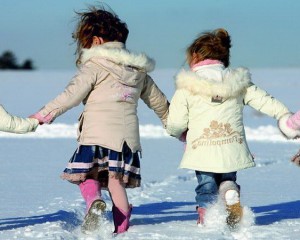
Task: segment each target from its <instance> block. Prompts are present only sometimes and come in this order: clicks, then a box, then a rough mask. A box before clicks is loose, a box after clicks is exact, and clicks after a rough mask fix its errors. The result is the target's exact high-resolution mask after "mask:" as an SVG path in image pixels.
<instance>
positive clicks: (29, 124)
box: [0, 105, 39, 133]
mask: <svg viewBox="0 0 300 240" xmlns="http://www.w3.org/2000/svg"><path fill="white" fill-rule="evenodd" d="M38 125H39V122H38V120H36V119H34V118H20V117H17V116H12V115H10V114H9V113H8V112H7V111H6V110H5V109H4V108H3V106H2V105H0V131H3V132H12V133H27V132H34V131H35V130H36V128H37V126H38Z"/></svg>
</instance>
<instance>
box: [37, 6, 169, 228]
mask: <svg viewBox="0 0 300 240" xmlns="http://www.w3.org/2000/svg"><path fill="white" fill-rule="evenodd" d="M79 16H80V21H79V24H78V26H77V29H76V31H75V33H74V37H75V39H76V41H77V45H78V49H77V51H78V54H79V58H78V61H77V63H78V65H79V72H78V74H77V75H75V76H74V78H73V79H72V81H71V82H70V84H69V85H68V86H67V87H66V89H65V90H64V92H63V93H61V94H60V95H59V96H57V97H56V98H55V99H54V100H52V101H51V102H49V103H48V104H46V105H45V106H44V107H43V108H42V109H41V110H40V111H39V112H38V113H36V114H35V117H36V118H37V119H39V121H40V123H51V122H52V121H53V120H54V119H55V118H56V117H58V116H60V115H61V114H63V113H64V112H66V111H67V110H69V109H70V108H72V107H74V106H77V105H78V104H80V103H81V102H83V104H84V110H83V113H82V114H81V116H80V118H79V127H78V143H79V147H78V148H77V149H76V151H75V153H74V155H73V156H72V158H71V159H70V161H69V164H68V166H67V168H66V169H65V171H64V174H63V175H62V178H63V179H67V180H69V181H71V182H73V183H77V184H79V187H80V190H81V193H82V196H83V198H84V199H85V201H86V204H87V214H86V216H85V220H84V223H83V225H82V230H83V231H93V230H95V229H96V228H97V227H98V221H97V219H98V217H97V214H98V213H99V212H101V211H103V210H104V209H105V203H104V201H103V200H102V199H101V191H100V190H101V187H103V188H108V190H109V193H110V196H111V198H112V202H113V209H112V211H113V219H114V224H115V231H114V232H115V233H121V232H124V231H126V230H127V229H128V227H129V218H130V214H131V206H130V205H129V203H128V199H127V195H126V191H125V187H130V188H133V187H138V186H140V180H141V176H140V161H139V154H138V152H141V150H142V149H141V144H140V136H139V122H138V117H137V106H138V100H139V99H140V98H141V99H142V100H143V101H144V102H145V103H146V104H147V105H148V107H149V108H151V109H153V110H154V112H155V113H156V114H157V116H158V117H159V118H160V119H161V121H162V122H163V124H164V125H165V124H166V118H167V114H168V105H169V103H168V101H167V99H166V97H165V95H164V94H163V93H162V92H161V91H160V89H159V88H158V87H157V86H156V84H155V83H154V81H153V80H152V79H151V77H150V76H149V75H148V72H150V71H152V70H153V69H154V62H153V60H151V59H150V58H148V57H147V56H146V55H144V54H135V53H131V52H130V51H128V50H127V49H126V48H125V42H126V39H127V36H128V29H127V26H126V24H125V23H124V22H122V21H121V20H120V19H119V18H118V16H117V15H115V14H114V13H111V12H109V11H106V10H103V9H96V8H91V9H89V11H88V12H84V13H80V14H79ZM99 210H100V211H99Z"/></svg>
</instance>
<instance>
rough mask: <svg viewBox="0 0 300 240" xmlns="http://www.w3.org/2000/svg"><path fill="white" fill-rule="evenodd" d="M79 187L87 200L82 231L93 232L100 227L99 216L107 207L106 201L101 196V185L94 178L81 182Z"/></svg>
mask: <svg viewBox="0 0 300 240" xmlns="http://www.w3.org/2000/svg"><path fill="white" fill-rule="evenodd" d="M79 188H80V191H81V194H82V196H83V198H84V200H85V202H86V215H85V217H84V220H83V224H82V226H81V231H82V232H83V233H88V232H93V231H95V230H96V229H97V228H99V217H100V216H101V214H102V213H103V211H104V210H105V207H106V204H105V202H104V201H103V200H101V198H100V196H101V195H100V194H101V193H100V185H99V182H98V181H96V180H94V179H87V180H86V181H84V182H82V183H81V184H79Z"/></svg>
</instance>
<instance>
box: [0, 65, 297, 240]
mask: <svg viewBox="0 0 300 240" xmlns="http://www.w3.org/2000/svg"><path fill="white" fill-rule="evenodd" d="M173 75H174V71H172V70H168V71H158V72H155V73H154V74H153V76H154V78H155V79H157V83H158V85H159V86H160V87H161V88H162V89H163V90H164V92H166V95H167V96H168V98H169V99H170V98H171V96H172V93H173V91H174V87H173V80H172V76H173ZM71 76H72V73H69V72H59V73H57V72H32V73H30V72H27V73H24V72H17V73H13V72H0V103H1V104H3V105H4V106H5V107H6V108H7V110H8V111H10V112H11V113H13V114H16V115H20V116H27V115H29V114H31V113H33V112H34V111H36V110H37V109H38V108H39V107H41V106H42V105H43V104H44V103H45V102H47V101H48V100H50V99H52V98H53V97H54V96H55V95H56V94H57V93H59V92H60V91H61V90H62V89H63V87H64V86H65V85H66V83H67V82H68V80H69V79H70V77H71ZM253 77H254V78H255V79H254V82H255V83H257V85H259V86H261V87H263V88H264V89H266V90H267V91H268V92H270V93H271V94H273V95H274V96H275V97H276V98H278V99H280V100H282V101H283V102H285V103H286V104H287V106H288V107H290V108H291V110H292V111H296V110H298V109H300V103H299V101H298V102H297V100H296V99H297V98H296V97H295V96H299V94H297V93H298V92H299V90H300V87H299V85H300V69H299V70H298V69H290V70H288V69H283V70H256V71H255V72H254V73H253ZM63 78H64V79H63ZM246 108H247V107H246ZM80 110H81V107H78V108H77V109H74V110H71V111H70V112H69V113H67V114H65V115H64V116H62V117H61V118H58V119H57V120H56V122H55V123H54V124H52V125H50V126H46V125H45V126H44V125H43V126H40V127H39V128H38V130H37V132H36V133H33V134H28V135H14V134H6V133H0V162H1V171H0V181H1V184H0V192H1V196H2V197H1V198H0V239H1V240H12V239H18V240H29V239H43V240H44V239H45V240H52V239H65V240H69V239H70V240H73V239H74V240H75V239H82V240H96V239H97V240H98V239H112V238H116V239H142V240H144V239H159V240H168V239H172V240H173V239H175V240H176V239H178V240H182V239H205V240H206V239H213V240H215V239H270V238H272V239H274V240H275V239H276V240H277V239H278V240H279V239H280V240H281V239H300V189H299V187H298V182H299V181H300V168H299V167H297V166H295V165H294V164H292V163H291V162H290V157H291V156H292V155H293V154H294V153H296V152H297V151H298V149H299V147H300V144H299V143H300V141H299V140H297V141H286V140H285V139H284V138H283V137H282V136H281V135H280V133H279V132H278V130H277V128H276V121H274V120H273V119H270V118H266V117H263V116H261V115H260V114H256V113H255V114H254V112H253V111H252V110H251V109H250V108H249V107H248V109H247V110H246V111H245V123H246V134H247V139H248V141H249V147H250V149H251V151H252V153H253V155H254V156H255V161H256V163H257V166H256V167H255V168H251V169H247V170H243V171H240V172H238V183H239V184H240V185H241V194H242V196H241V198H242V199H241V200H242V204H243V206H244V209H245V217H244V219H243V222H242V226H241V228H240V229H239V230H238V231H236V232H230V231H229V230H228V229H227V227H226V225H225V224H224V218H225V214H224V209H223V206H222V205H221V204H217V205H215V206H213V207H212V209H210V211H209V214H207V215H208V216H207V225H206V226H205V227H202V228H200V227H197V226H196V219H197V214H196V211H195V206H196V205H195V201H194V197H195V194H194V188H195V187H196V184H197V182H196V178H195V176H194V172H193V171H190V170H184V169H178V168H177V166H178V164H179V161H180V158H181V156H182V152H183V146H182V143H180V142H178V141H176V140H175V139H173V138H171V137H168V136H166V134H165V132H164V130H163V129H162V128H161V126H160V125H159V121H158V120H157V119H156V117H155V116H154V114H153V113H152V111H150V110H146V107H145V106H143V104H142V103H141V106H140V120H141V136H142V146H143V158H142V159H141V164H142V178H143V183H142V187H141V188H137V189H129V190H128V196H129V199H130V202H131V203H132V204H133V214H132V218H131V227H130V229H129V231H128V232H127V233H124V234H120V235H118V236H112V230H113V222H112V216H111V212H110V208H111V201H110V199H109V196H108V194H107V192H105V191H103V198H104V199H105V201H106V202H107V204H108V208H107V212H106V214H105V216H104V218H103V220H102V221H103V225H102V226H103V228H102V229H100V230H99V231H98V232H96V233H95V234H94V235H84V234H82V233H81V232H80V224H81V222H82V219H83V217H84V208H85V206H84V202H83V200H82V197H81V195H80V192H79V189H78V187H77V186H75V185H72V184H70V183H68V182H67V181H63V180H61V179H60V178H59V175H60V173H61V172H62V171H63V169H64V167H65V165H66V163H67V161H68V159H69V158H70V156H71V155H72V153H73V151H74V150H75V148H76V119H77V116H78V114H79V112H80Z"/></svg>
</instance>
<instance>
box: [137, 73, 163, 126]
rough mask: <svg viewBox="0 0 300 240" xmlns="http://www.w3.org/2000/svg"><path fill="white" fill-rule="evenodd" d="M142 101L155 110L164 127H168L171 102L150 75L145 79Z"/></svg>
mask: <svg viewBox="0 0 300 240" xmlns="http://www.w3.org/2000/svg"><path fill="white" fill-rule="evenodd" d="M141 99H142V100H143V101H144V102H145V104H146V105H147V106H148V107H149V108H150V109H152V110H154V112H155V113H156V115H157V116H158V117H159V118H160V120H161V121H162V123H163V125H164V127H166V124H167V117H168V113H169V101H168V99H167V98H166V96H165V95H164V93H163V92H162V91H161V90H160V89H159V88H158V87H157V85H156V84H155V83H154V81H153V79H152V78H151V77H150V76H149V75H147V76H146V78H145V82H144V86H143V89H142V91H141Z"/></svg>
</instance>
